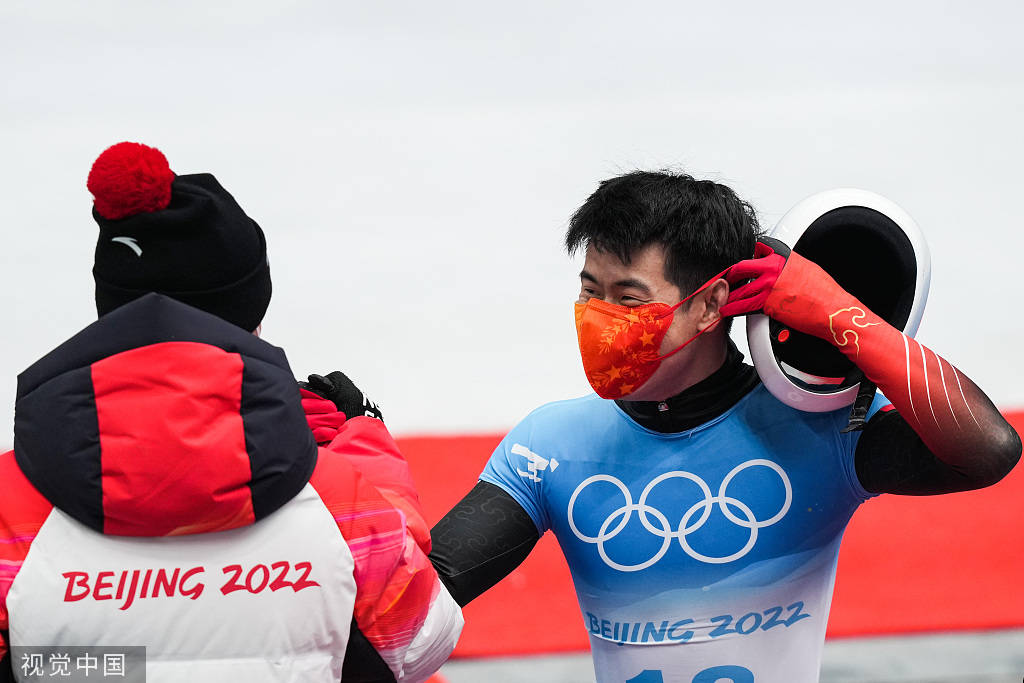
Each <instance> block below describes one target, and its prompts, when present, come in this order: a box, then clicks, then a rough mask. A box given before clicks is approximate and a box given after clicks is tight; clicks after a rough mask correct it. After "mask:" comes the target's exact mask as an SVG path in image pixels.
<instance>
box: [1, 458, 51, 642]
mask: <svg viewBox="0 0 1024 683" xmlns="http://www.w3.org/2000/svg"><path fill="white" fill-rule="evenodd" d="M0 482H3V489H4V494H3V496H0V631H9V630H10V628H11V624H10V614H9V613H8V612H7V594H8V592H10V590H11V584H12V583H14V578H15V577H16V576H17V575H18V571H19V570H20V569H21V565H22V563H23V562H24V561H25V556H26V555H27V554H28V549H29V547H30V546H31V545H32V541H33V540H35V537H36V534H38V533H39V529H40V527H42V526H43V522H45V521H46V518H47V517H48V516H49V515H50V512H52V511H53V505H51V504H50V502H49V501H48V500H46V498H44V497H43V496H42V494H40V493H39V492H38V491H36V489H35V487H33V486H32V484H30V483H29V481H28V479H26V478H25V475H24V474H23V473H22V471H21V468H19V467H18V463H17V462H15V460H14V451H8V452H7V453H4V454H3V455H0ZM7 648H8V643H6V642H4V639H3V636H0V658H3V656H4V655H5V654H6V653H7Z"/></svg>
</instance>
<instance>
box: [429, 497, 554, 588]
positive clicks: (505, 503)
mask: <svg viewBox="0 0 1024 683" xmlns="http://www.w3.org/2000/svg"><path fill="white" fill-rule="evenodd" d="M430 536H431V541H432V544H433V548H432V550H431V552H430V561H431V562H433V563H434V569H436V570H437V575H438V576H439V577H440V578H441V582H442V583H443V584H444V585H445V588H447V589H448V592H449V593H451V595H452V597H453V598H455V601H456V602H457V603H459V605H460V606H465V605H466V604H467V603H469V602H470V601H471V600H473V599H474V598H476V597H477V596H478V595H480V594H481V593H483V592H484V591H486V590H487V589H488V588H490V587H491V586H493V585H494V584H496V583H498V582H499V581H501V580H502V579H503V578H505V577H506V576H508V574H509V573H511V572H512V570H513V569H515V568H516V567H518V566H519V565H520V564H521V563H522V561H523V560H525V559H526V556H527V555H529V554H530V551H531V550H533V546H534V545H536V544H537V541H538V540H539V539H540V535H539V534H538V533H537V527H536V526H534V524H533V520H532V519H530V515H529V514H527V512H526V511H525V510H523V508H522V506H521V505H519V503H517V502H516V501H515V499H514V498H513V497H512V496H510V495H509V494H507V493H506V492H505V491H503V490H502V489H501V488H499V487H497V486H495V485H494V484H489V483H487V482H484V481H480V482H477V484H476V486H474V487H473V489H472V490H471V491H470V492H469V493H468V494H466V497H465V498H463V499H462V500H461V501H459V503H458V504H457V505H456V506H455V507H454V508H452V509H451V511H450V512H449V513H448V514H447V515H445V516H444V517H443V518H442V519H441V521H440V522H438V523H437V524H436V525H435V526H434V528H433V529H431V530H430Z"/></svg>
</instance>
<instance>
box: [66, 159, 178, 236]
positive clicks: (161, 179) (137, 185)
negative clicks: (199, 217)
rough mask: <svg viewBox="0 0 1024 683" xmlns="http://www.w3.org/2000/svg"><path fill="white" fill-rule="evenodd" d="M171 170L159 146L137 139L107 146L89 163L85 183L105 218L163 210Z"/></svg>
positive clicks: (168, 195) (166, 200)
mask: <svg viewBox="0 0 1024 683" xmlns="http://www.w3.org/2000/svg"><path fill="white" fill-rule="evenodd" d="M173 181H174V171H172V170H171V168H170V166H169V165H168V163H167V157H165V156H164V155H163V152H161V151H160V150H158V149H155V148H153V147H147V146H146V145H142V144H139V143H138V142H119V143H117V144H116V145H114V146H112V147H109V148H107V150H106V151H104V152H103V153H102V154H100V156H99V158H97V159H96V161H95V163H93V165H92V170H91V171H89V179H88V180H87V181H86V185H87V186H88V188H89V192H91V193H92V195H93V197H94V201H93V205H94V206H95V207H96V212H97V213H99V215H101V216H103V217H104V218H106V219H107V220H118V219H119V218H124V217H126V216H134V215H135V214H137V213H150V212H153V211H159V210H161V209H166V208H167V205H168V204H170V203H171V183H172V182H173Z"/></svg>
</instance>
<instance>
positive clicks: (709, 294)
mask: <svg viewBox="0 0 1024 683" xmlns="http://www.w3.org/2000/svg"><path fill="white" fill-rule="evenodd" d="M697 296H698V297H699V299H700V302H701V303H702V304H703V310H702V311H701V315H700V318H699V319H698V320H697V329H698V330H701V331H704V330H705V329H706V328H708V327H710V326H711V325H713V324H714V323H716V322H718V321H719V320H721V319H722V306H724V305H725V302H726V300H727V299H728V298H729V283H728V282H726V281H725V279H724V278H718V279H717V280H715V281H714V282H712V283H711V284H710V285H708V286H707V287H705V288H704V291H702V292H701V293H700V294H698V295H697Z"/></svg>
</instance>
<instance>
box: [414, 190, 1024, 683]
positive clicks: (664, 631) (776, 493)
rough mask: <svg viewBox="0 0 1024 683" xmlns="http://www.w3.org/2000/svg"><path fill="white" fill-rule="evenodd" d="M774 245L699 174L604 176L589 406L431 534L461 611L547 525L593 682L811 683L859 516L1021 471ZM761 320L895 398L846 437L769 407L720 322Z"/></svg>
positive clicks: (1009, 453) (925, 377)
mask: <svg viewBox="0 0 1024 683" xmlns="http://www.w3.org/2000/svg"><path fill="white" fill-rule="evenodd" d="M758 238H759V236H758V226H757V221H756V218H755V216H754V212H753V210H752V209H751V208H750V206H749V205H746V204H745V203H743V202H741V201H740V200H738V199H737V198H736V196H735V195H734V194H733V193H732V190H730V189H729V188H728V187H725V186H723V185H721V184H718V183H714V182H711V181H698V180H694V179H693V178H691V177H689V176H685V175H674V174H667V173H643V172H636V173H631V174H627V175H625V176H621V177H617V178H612V179H610V180H606V181H604V182H602V183H601V185H600V187H599V188H598V189H597V191H595V193H594V195H593V196H591V197H590V198H589V199H588V200H587V202H586V203H585V204H584V206H583V207H581V209H580V210H579V211H578V212H577V213H575V214H574V215H573V217H572V220H571V222H570V225H569V230H568V233H567V236H566V245H567V247H568V248H569V250H570V251H574V250H577V249H581V248H585V249H586V262H585V265H584V269H583V271H582V272H581V293H580V298H579V302H578V303H577V326H578V332H579V338H580V346H581V352H582V354H583V360H584V369H585V371H586V372H587V375H588V378H589V379H590V381H591V384H592V385H593V386H594V388H595V390H596V391H597V395H594V394H591V395H589V396H585V397H582V398H578V399H573V400H566V401H559V402H554V403H548V404H546V405H543V407H541V408H539V409H538V410H536V411H534V412H532V413H531V414H530V415H529V416H527V417H526V418H525V419H524V420H523V421H522V422H521V423H520V424H519V425H518V426H516V427H515V428H514V429H513V430H512V431H511V432H510V433H509V434H508V435H507V436H506V437H505V439H504V440H503V441H502V443H501V444H500V445H499V446H498V449H497V450H496V451H495V453H494V455H493V456H492V458H490V461H489V462H488V463H487V466H486V468H485V469H484V471H483V473H482V474H481V476H480V481H479V482H478V483H477V485H476V486H475V487H474V488H473V489H472V490H471V492H470V493H469V494H468V495H467V496H466V497H465V498H464V499H463V501H462V502H460V503H459V505H458V506H456V508H455V509H453V511H452V512H450V513H449V515H446V516H445V517H444V518H443V519H442V520H441V521H440V522H438V524H437V525H436V526H435V527H434V529H433V530H432V537H433V552H432V554H431V558H432V559H433V561H434V564H435V566H436V567H437V569H438V573H439V574H440V575H441V580H442V581H443V582H444V583H445V585H446V586H447V587H449V589H450V591H451V592H452V594H453V595H454V596H455V597H456V599H457V600H458V601H459V602H460V603H461V604H465V603H467V602H469V601H470V600H472V599H473V598H474V597H475V596H476V595H478V594H479V593H481V592H483V591H484V590H486V589H487V588H489V587H490V586H493V585H494V584H495V583H497V582H498V581H499V580H500V579H501V578H503V577H504V575H506V574H507V573H508V572H509V571H511V570H512V569H513V568H514V567H515V566H517V565H518V563H519V562H521V561H522V559H523V558H524V557H525V556H526V555H527V554H528V553H529V551H530V549H531V548H532V547H534V544H535V543H536V542H537V540H538V539H539V538H540V536H541V535H543V533H544V532H545V531H547V530H549V529H550V530H552V531H553V532H554V533H555V536H556V538H557V539H558V543H559V545H560V546H561V548H562V551H563V552H564V554H565V557H566V559H567V561H568V565H569V568H570V571H571V574H572V581H573V584H574V586H575V590H577V594H578V597H579V600H580V606H581V609H582V612H583V623H584V626H585V627H586V628H587V629H588V631H589V633H590V639H591V649H592V652H593V657H594V666H595V672H596V675H597V680H598V681H601V682H605V681H611V682H615V683H658V682H662V681H665V682H669V681H672V682H680V683H712V682H714V681H732V682H734V683H751V682H755V681H756V682H757V683H794V682H797V683H803V682H807V681H816V680H817V679H818V670H819V664H820V655H821V648H822V644H823V640H824V631H825V623H826V620H827V615H828V607H829V604H830V601H831V591H833V583H834V580H835V571H836V560H837V557H838V553H839V545H840V540H841V538H842V535H843V530H844V528H845V527H846V524H847V522H848V521H849V520H850V517H851V515H852V514H853V512H854V511H855V510H856V509H857V507H858V506H859V505H860V503H862V502H863V501H865V500H866V499H867V498H869V497H870V496H872V495H876V494H880V493H894V494H907V495H924V494H943V493H950V492H955V490H966V489H970V488H977V487H981V486H985V485H988V484H991V483H993V482H994V481H997V480H998V479H999V478H1001V477H1002V476H1005V475H1006V473H1008V472H1009V471H1010V470H1011V469H1012V467H1013V466H1014V465H1015V464H1016V462H1017V461H1018V459H1019V458H1020V454H1021V442H1020V438H1019V437H1018V436H1017V434H1016V432H1015V431H1014V430H1013V428H1012V427H1010V425H1009V424H1007V422H1006V421H1005V420H1004V418H1002V417H1001V416H1000V415H999V413H998V412H997V411H996V410H995V408H994V407H993V405H992V403H991V401H990V400H988V398H987V397H986V396H985V395H984V394H983V393H982V392H981V391H980V390H979V389H978V388H977V386H975V385H974V384H973V383H972V382H971V381H970V380H969V379H967V378H966V377H965V376H964V375H963V374H962V373H959V372H958V371H957V370H956V369H954V368H953V367H952V366H951V365H949V364H948V362H946V361H945V360H944V359H942V358H940V357H939V356H938V355H936V354H934V353H933V352H932V351H930V350H929V349H927V348H925V347H924V346H921V345H920V344H918V343H916V342H915V341H913V340H912V339H909V338H907V337H905V336H904V335H903V334H902V333H901V332H899V331H898V330H895V329H894V328H892V327H891V326H889V325H888V324H887V323H886V322H885V321H883V319H881V318H879V317H878V316H876V315H874V314H873V313H871V311H870V310H868V309H867V307H866V306H864V305H863V304H862V303H861V302H859V301H857V300H856V299H854V298H853V297H852V296H850V295H849V294H848V293H846V292H845V291H843V290H842V289H841V288H840V287H839V286H837V285H836V283H835V282H834V281H833V280H831V279H830V278H829V276H828V275H827V274H826V273H825V272H824V271H823V270H821V269H820V268H818V267H817V266H815V265H814V264H813V263H810V262H809V261H806V260H805V259H803V258H802V257H800V256H799V255H797V254H787V253H786V250H785V249H784V245H780V244H778V243H776V244H774V249H773V248H771V247H769V246H768V244H770V241H763V242H762V241H758ZM766 243H768V244H766ZM751 254H755V255H756V256H757V258H755V259H750V255H751ZM748 283H749V284H748ZM691 293H692V294H691ZM687 295H689V296H687ZM680 302H683V303H681V304H680ZM677 304H678V305H677ZM755 311H758V312H760V311H763V312H766V313H768V314H769V315H771V316H772V317H773V318H775V319H777V321H779V322H781V323H783V324H785V325H787V326H788V327H791V328H793V329H795V330H798V331H800V332H803V333H807V334H809V335H813V336H816V337H819V338H822V339H826V340H827V341H829V343H831V344H833V345H835V346H836V347H837V348H839V349H840V350H841V351H842V352H843V353H844V354H845V355H846V356H847V357H848V358H849V359H850V360H851V361H853V362H854V364H855V365H856V366H857V368H859V369H860V370H862V371H863V372H864V374H865V376H866V377H867V378H868V379H870V380H871V381H873V382H874V383H876V384H877V385H878V386H879V387H880V388H881V389H882V390H883V391H884V392H885V395H886V396H888V399H885V398H883V397H882V395H881V394H880V395H878V396H877V397H876V399H874V401H873V403H872V404H871V408H870V410H869V412H868V418H869V419H868V421H867V424H866V426H865V428H864V429H863V431H853V432H848V433H847V432H844V431H843V429H844V427H846V426H847V420H848V416H849V411H848V409H844V410H842V411H838V412H835V413H805V412H801V411H797V410H794V409H792V408H790V407H787V405H785V404H783V403H782V402H780V401H779V400H778V399H776V398H775V397H774V396H773V395H772V394H771V393H769V392H768V391H767V390H766V389H765V388H764V386H763V385H762V384H761V383H760V380H759V378H758V376H757V373H756V372H755V370H754V369H753V368H752V367H750V366H748V365H744V364H743V362H742V355H741V354H740V353H739V351H738V350H736V348H735V347H734V346H733V345H732V344H731V342H730V341H729V339H728V336H727V328H728V322H727V321H726V324H725V325H722V324H721V323H722V321H723V318H727V317H728V316H729V315H732V314H741V313H748V312H755ZM890 401H891V403H890Z"/></svg>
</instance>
